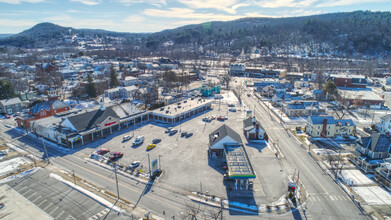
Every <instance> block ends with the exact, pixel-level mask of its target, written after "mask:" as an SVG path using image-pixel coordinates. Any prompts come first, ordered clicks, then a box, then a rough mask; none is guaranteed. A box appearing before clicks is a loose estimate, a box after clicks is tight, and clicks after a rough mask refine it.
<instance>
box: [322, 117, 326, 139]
mask: <svg viewBox="0 0 391 220" xmlns="http://www.w3.org/2000/svg"><path fill="white" fill-rule="evenodd" d="M321 136H322V137H327V118H325V119H323V130H322V132H321Z"/></svg>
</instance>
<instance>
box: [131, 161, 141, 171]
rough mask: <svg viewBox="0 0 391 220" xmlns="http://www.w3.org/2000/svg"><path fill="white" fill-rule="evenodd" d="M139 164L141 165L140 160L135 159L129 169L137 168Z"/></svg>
mask: <svg viewBox="0 0 391 220" xmlns="http://www.w3.org/2000/svg"><path fill="white" fill-rule="evenodd" d="M138 166H140V161H133V162H132V163H131V164H130V165H129V169H135V168H137V167H138Z"/></svg>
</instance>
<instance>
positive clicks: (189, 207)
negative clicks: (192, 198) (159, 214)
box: [185, 203, 201, 220]
mask: <svg viewBox="0 0 391 220" xmlns="http://www.w3.org/2000/svg"><path fill="white" fill-rule="evenodd" d="M185 211H186V214H187V216H189V217H190V218H191V219H194V220H197V219H198V218H199V217H200V216H199V214H200V213H201V209H200V204H198V206H196V205H193V204H190V203H186V207H185Z"/></svg>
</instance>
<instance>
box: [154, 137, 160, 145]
mask: <svg viewBox="0 0 391 220" xmlns="http://www.w3.org/2000/svg"><path fill="white" fill-rule="evenodd" d="M160 141H162V139H159V138H156V139H153V141H152V143H153V144H157V143H160Z"/></svg>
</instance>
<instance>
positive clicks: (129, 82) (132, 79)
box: [124, 76, 138, 86]
mask: <svg viewBox="0 0 391 220" xmlns="http://www.w3.org/2000/svg"><path fill="white" fill-rule="evenodd" d="M137 84H138V79H137V78H136V77H134V76H127V77H125V79H124V85H125V86H134V85H137Z"/></svg>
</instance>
